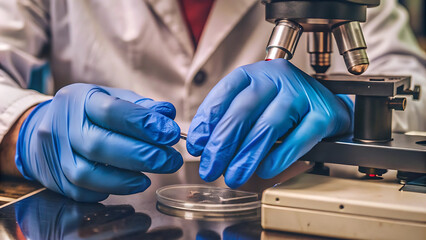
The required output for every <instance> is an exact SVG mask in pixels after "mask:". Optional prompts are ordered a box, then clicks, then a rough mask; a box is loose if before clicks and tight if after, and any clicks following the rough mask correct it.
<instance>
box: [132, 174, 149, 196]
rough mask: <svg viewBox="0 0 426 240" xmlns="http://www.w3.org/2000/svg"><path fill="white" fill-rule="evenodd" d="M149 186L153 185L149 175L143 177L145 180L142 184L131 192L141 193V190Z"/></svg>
mask: <svg viewBox="0 0 426 240" xmlns="http://www.w3.org/2000/svg"><path fill="white" fill-rule="evenodd" d="M149 186H151V179H149V178H148V177H145V178H144V179H143V181H142V182H141V185H140V186H139V187H138V188H137V189H136V190H135V191H134V192H132V193H130V194H134V193H139V192H143V191H145V190H146V189H148V188H149Z"/></svg>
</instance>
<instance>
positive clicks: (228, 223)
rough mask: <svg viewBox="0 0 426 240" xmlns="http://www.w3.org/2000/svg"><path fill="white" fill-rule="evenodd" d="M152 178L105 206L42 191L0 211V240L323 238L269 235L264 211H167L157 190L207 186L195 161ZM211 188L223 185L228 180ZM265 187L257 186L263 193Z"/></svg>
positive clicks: (107, 200)
mask: <svg viewBox="0 0 426 240" xmlns="http://www.w3.org/2000/svg"><path fill="white" fill-rule="evenodd" d="M149 177H150V178H151V180H152V185H151V186H150V187H149V188H148V189H147V190H146V191H145V192H142V193H139V194H134V195H128V196H117V195H111V196H110V197H109V198H108V199H106V200H105V201H102V202H101V203H79V202H75V201H73V200H71V199H68V198H66V197H63V196H61V195H59V194H56V193H54V192H52V191H49V190H42V191H40V192H38V193H36V194H34V195H32V196H29V197H27V198H25V199H23V200H20V201H17V202H16V203H13V204H10V205H8V206H6V207H3V208H0V238H6V239H25V238H26V239H65V238H66V239H205V240H216V239H322V238H319V237H313V236H306V235H298V234H292V233H278V232H272V231H264V230H262V228H261V226H260V211H254V212H250V213H248V214H245V215H242V216H235V215H233V216H232V215H229V216H220V215H218V216H213V217H212V216H210V217H205V216H199V215H197V214H194V213H191V212H186V213H185V212H184V214H181V213H182V211H180V213H179V214H177V213H174V212H173V211H165V210H164V208H162V207H161V205H158V203H157V200H156V196H155V191H156V189H158V188H159V187H161V186H166V185H171V184H177V183H197V184H206V183H205V182H203V181H202V180H201V179H200V178H199V175H198V163H196V162H188V163H185V164H184V166H183V168H182V169H181V170H179V173H175V174H168V175H154V174H149ZM257 183H258V182H257ZM208 184H209V185H216V186H217V185H219V186H223V185H224V184H223V180H219V181H216V182H213V183H208ZM250 184H252V183H250ZM262 184H263V183H262ZM262 184H252V185H253V187H254V188H256V189H257V190H259V186H260V185H262ZM268 184H271V183H270V182H269V183H268ZM268 184H266V185H268ZM178 215H179V216H178ZM283 224H285V223H283Z"/></svg>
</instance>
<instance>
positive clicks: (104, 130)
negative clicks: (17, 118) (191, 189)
mask: <svg viewBox="0 0 426 240" xmlns="http://www.w3.org/2000/svg"><path fill="white" fill-rule="evenodd" d="M175 115H176V110H175V108H174V106H173V105H172V104H171V103H168V102H156V101H153V100H151V99H148V98H143V97H141V96H139V95H137V94H135V93H133V92H131V91H128V90H122V89H114V88H107V87H99V86H95V85H89V84H73V85H69V86H67V87H64V88H62V89H61V90H60V91H59V92H58V93H57V94H56V96H55V97H54V98H53V100H50V101H47V102H44V103H41V104H39V105H38V106H37V107H36V108H35V109H34V110H33V111H32V112H31V113H30V115H29V116H28V118H27V119H26V120H25V122H24V123H23V125H22V127H21V130H20V133H19V137H18V143H17V148H16V158H15V162H16V166H17V167H18V169H19V170H20V172H21V173H22V174H23V175H24V176H25V177H26V178H28V179H36V180H38V181H39V182H40V183H42V184H43V185H44V186H46V187H47V188H49V189H51V190H54V191H56V192H59V193H62V194H64V195H66V196H68V197H71V198H73V199H74V200H77V201H85V202H96V201H100V200H103V199H105V198H107V197H108V195H109V194H132V193H137V192H141V191H144V190H145V189H146V188H147V187H148V186H149V185H150V183H151V182H150V180H149V178H148V177H147V176H145V175H144V174H143V173H141V171H143V172H151V173H172V172H175V171H176V170H178V169H179V168H180V167H181V165H182V164H183V160H182V156H181V155H180V154H179V153H178V152H177V151H176V150H174V149H173V148H172V147H170V146H171V145H173V144H175V143H177V142H178V141H179V135H180V128H179V126H178V125H177V124H176V123H175V122H174V121H173V119H174V117H175Z"/></svg>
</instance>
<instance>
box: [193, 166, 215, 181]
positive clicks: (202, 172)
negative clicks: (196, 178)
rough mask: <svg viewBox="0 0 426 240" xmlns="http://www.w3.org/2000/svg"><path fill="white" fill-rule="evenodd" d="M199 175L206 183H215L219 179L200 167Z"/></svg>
mask: <svg viewBox="0 0 426 240" xmlns="http://www.w3.org/2000/svg"><path fill="white" fill-rule="evenodd" d="M198 173H199V174H200V177H201V179H203V180H204V181H205V182H213V181H214V180H216V179H217V178H215V177H213V176H212V175H211V174H210V173H209V172H208V171H207V170H205V169H203V168H202V167H200V169H199V171H198Z"/></svg>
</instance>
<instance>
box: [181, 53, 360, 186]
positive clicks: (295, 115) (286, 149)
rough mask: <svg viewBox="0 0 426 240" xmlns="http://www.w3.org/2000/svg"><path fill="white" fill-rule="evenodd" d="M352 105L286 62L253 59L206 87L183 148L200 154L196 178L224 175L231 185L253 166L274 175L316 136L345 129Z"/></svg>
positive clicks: (266, 175)
mask: <svg viewBox="0 0 426 240" xmlns="http://www.w3.org/2000/svg"><path fill="white" fill-rule="evenodd" d="M352 105H353V104H352V101H351V100H350V99H349V98H348V97H347V96H344V95H343V96H336V95H334V94H333V93H331V92H330V91H329V90H328V89H326V88H325V87H324V86H323V85H321V84H320V83H319V82H317V81H316V80H315V79H313V78H312V77H310V76H309V75H307V74H305V73H304V72H302V71H301V70H300V69H298V68H296V67H295V66H294V65H292V64H291V63H289V62H288V61H287V60H283V59H277V60H273V61H269V62H265V61H262V62H258V63H254V64H251V65H247V66H243V67H240V68H237V69H236V70H234V71H233V72H232V73H230V74H229V75H227V76H226V77H225V78H223V79H222V80H221V81H220V82H219V83H218V84H217V85H216V86H215V87H214V88H213V89H212V90H211V92H210V93H209V94H208V96H207V97H206V99H205V100H204V102H203V103H202V104H201V106H200V107H199V109H198V111H197V113H196V115H195V117H194V119H193V120H192V123H191V126H190V128H189V132H188V138H187V149H188V151H189V153H190V154H192V155H194V156H200V155H201V163H200V169H199V171H200V176H201V178H203V179H204V180H205V181H214V180H215V179H217V178H218V177H220V176H221V175H222V174H224V176H225V182H226V184H227V185H228V186H230V187H232V188H236V187H239V186H241V185H242V184H244V183H245V182H246V181H247V180H248V179H249V178H250V176H252V174H253V173H254V172H255V171H256V173H257V174H258V175H259V176H260V177H261V178H272V177H274V176H276V175H277V174H279V173H281V172H282V171H284V170H285V169H286V168H287V167H289V166H290V165H291V164H292V163H293V162H295V161H296V160H297V159H299V158H300V157H302V156H303V155H304V154H305V153H307V152H308V151H309V150H310V149H311V148H312V147H314V145H315V144H316V143H318V142H319V141H321V139H323V138H325V137H330V136H334V135H338V134H343V133H346V132H349V131H351V129H352V128H351V122H352V120H351V119H352V115H353V110H352V109H353V106H352ZM280 138H281V139H282V140H283V143H282V144H280V145H279V146H274V143H275V141H276V140H278V139H280ZM256 169H257V170H256Z"/></svg>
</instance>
